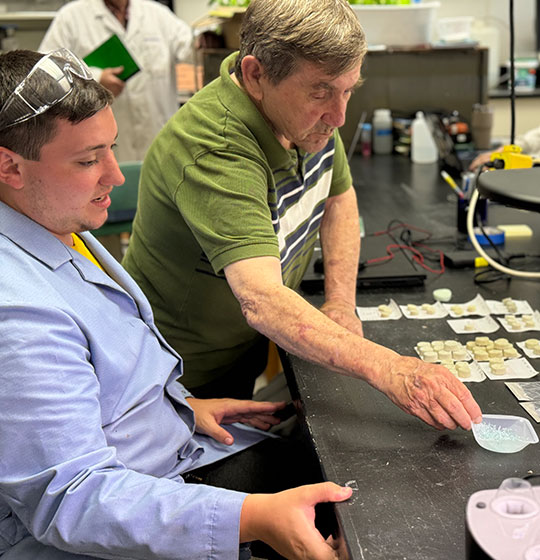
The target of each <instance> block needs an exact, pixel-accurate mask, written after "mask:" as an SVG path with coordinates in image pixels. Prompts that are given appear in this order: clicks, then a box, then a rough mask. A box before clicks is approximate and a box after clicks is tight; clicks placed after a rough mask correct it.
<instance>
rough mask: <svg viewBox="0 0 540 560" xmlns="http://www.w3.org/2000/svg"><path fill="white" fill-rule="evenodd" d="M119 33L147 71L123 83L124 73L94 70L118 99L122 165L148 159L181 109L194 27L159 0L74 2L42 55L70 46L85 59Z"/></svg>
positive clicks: (115, 108)
mask: <svg viewBox="0 0 540 560" xmlns="http://www.w3.org/2000/svg"><path fill="white" fill-rule="evenodd" d="M113 33H116V35H118V37H119V38H120V39H121V40H122V42H123V43H124V44H125V45H126V47H127V48H128V50H129V51H130V53H131V54H132V56H133V57H134V59H135V60H136V62H137V63H138V65H139V67H140V68H141V71H140V72H138V73H137V74H135V75H134V76H132V77H131V78H129V79H128V80H127V81H126V82H123V81H122V80H120V79H119V78H118V77H117V74H119V73H120V72H121V70H122V68H121V67H120V68H106V69H105V70H101V69H99V68H92V72H93V74H94V78H95V79H96V80H97V81H99V82H101V83H102V84H103V85H104V86H105V87H106V88H107V89H109V90H110V91H111V92H112V93H113V95H115V97H116V99H115V102H114V103H113V112H114V116H115V118H116V121H117V123H118V127H119V135H118V146H117V148H116V156H117V159H118V161H120V162H122V161H136V160H142V159H144V155H145V153H146V150H147V149H148V147H149V146H150V144H151V142H152V140H153V139H154V137H155V136H156V134H157V133H158V132H159V130H160V129H161V127H162V126H163V125H164V124H165V123H166V122H167V120H168V119H169V118H170V117H171V116H172V115H173V114H174V113H175V112H176V110H177V109H178V95H177V86H176V63H177V62H180V61H182V60H188V59H189V58H190V55H191V44H192V33H191V28H190V27H189V25H187V24H186V23H185V22H183V21H182V20H181V19H179V18H178V17H176V16H175V15H174V14H173V13H172V12H171V10H169V9H168V8H167V7H166V6H163V5H162V4H160V3H159V2H155V1H154V0H74V1H73V2H69V3H68V4H66V5H65V6H63V7H62V8H61V9H60V10H59V11H58V13H57V15H56V17H55V18H54V20H53V22H52V23H51V26H50V27H49V29H48V31H47V33H46V34H45V37H44V38H43V40H42V42H41V45H40V47H39V51H40V52H43V53H47V52H50V51H52V50H55V49H57V48H60V47H66V48H68V49H70V50H71V51H73V52H74V53H75V54H77V55H78V56H80V57H85V56H86V55H88V54H89V53H91V52H92V51H93V50H94V49H95V48H96V47H98V46H99V45H101V43H103V42H104V41H106V40H107V39H108V38H109V37H110V36H111V35H112V34H113Z"/></svg>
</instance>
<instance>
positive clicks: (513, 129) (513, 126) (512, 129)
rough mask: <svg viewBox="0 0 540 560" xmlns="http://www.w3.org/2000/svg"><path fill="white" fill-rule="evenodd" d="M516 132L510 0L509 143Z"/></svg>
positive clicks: (511, 9) (512, 31) (512, 16)
mask: <svg viewBox="0 0 540 560" xmlns="http://www.w3.org/2000/svg"><path fill="white" fill-rule="evenodd" d="M515 132H516V75H515V71H514V0H510V144H513V143H514V140H515Z"/></svg>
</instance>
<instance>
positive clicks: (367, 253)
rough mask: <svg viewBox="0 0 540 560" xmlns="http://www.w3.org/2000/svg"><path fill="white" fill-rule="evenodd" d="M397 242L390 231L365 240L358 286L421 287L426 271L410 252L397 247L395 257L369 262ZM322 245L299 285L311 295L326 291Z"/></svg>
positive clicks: (382, 255) (314, 254)
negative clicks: (374, 262)
mask: <svg viewBox="0 0 540 560" xmlns="http://www.w3.org/2000/svg"><path fill="white" fill-rule="evenodd" d="M393 243H394V240H393V239H392V238H391V237H390V236H389V235H387V234H383V235H378V236H368V237H365V238H363V239H362V255H361V264H360V268H359V271H358V279H357V283H356V285H357V289H359V290H362V289H370V288H388V289H392V288H402V287H409V286H422V285H423V284H424V280H425V279H426V274H425V272H424V270H423V269H422V267H420V266H419V265H418V264H417V263H415V262H414V261H413V259H412V256H411V254H410V253H409V252H408V251H404V250H401V249H394V250H393V251H392V252H393V253H394V257H393V258H392V259H390V260H387V261H383V262H381V263H378V264H369V263H368V264H367V265H364V264H363V263H366V262H367V261H370V260H371V259H378V258H380V257H384V256H385V255H387V254H388V253H387V251H386V248H387V247H388V245H391V244H393ZM321 255H322V254H321V248H320V246H317V247H316V248H315V251H314V253H313V258H312V261H311V264H310V266H309V268H308V270H307V271H306V274H305V275H304V279H303V280H302V283H301V285H300V287H301V289H302V290H303V291H304V292H306V293H309V294H314V293H318V292H322V291H323V290H324V265H323V262H322V256H321Z"/></svg>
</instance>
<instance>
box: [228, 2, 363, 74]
mask: <svg viewBox="0 0 540 560" xmlns="http://www.w3.org/2000/svg"><path fill="white" fill-rule="evenodd" d="M366 50H367V43H366V38H365V35H364V31H363V30H362V27H361V25H360V22H359V21H358V18H357V17H356V15H355V13H354V12H353V10H352V8H351V7H350V5H349V3H348V2H347V1H346V0H252V2H251V4H250V6H249V8H248V9H247V11H246V13H245V14H244V19H243V22H242V27H241V29H240V54H239V56H238V58H237V60H236V66H235V74H236V76H237V77H238V79H239V80H240V81H242V68H241V64H242V59H243V58H244V57H245V56H247V55H253V56H255V57H256V58H257V59H258V60H259V62H260V63H261V64H262V65H263V66H264V69H265V73H266V76H267V77H268V79H269V80H270V81H271V82H272V83H274V84H278V83H279V82H280V81H281V80H283V79H284V78H286V77H287V76H289V75H290V74H291V73H293V72H294V71H295V69H296V65H297V63H298V62H299V61H302V60H305V61H308V62H312V63H315V64H320V65H321V67H322V68H324V69H326V70H327V72H328V74H329V75H331V76H338V75H340V74H343V73H344V72H346V71H348V70H350V69H352V68H353V67H354V66H355V65H356V64H359V63H360V62H361V61H362V59H363V57H364V55H365V53H366Z"/></svg>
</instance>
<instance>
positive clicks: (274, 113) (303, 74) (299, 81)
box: [258, 61, 361, 153]
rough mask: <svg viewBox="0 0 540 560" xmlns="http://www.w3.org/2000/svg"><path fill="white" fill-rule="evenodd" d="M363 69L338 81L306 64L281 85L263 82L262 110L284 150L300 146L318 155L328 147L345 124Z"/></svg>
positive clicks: (317, 68)
mask: <svg viewBox="0 0 540 560" xmlns="http://www.w3.org/2000/svg"><path fill="white" fill-rule="evenodd" d="M360 66H361V63H359V64H358V65H356V66H354V67H353V68H352V69H351V70H348V71H347V72H345V73H343V74H341V75H340V76H337V77H336V76H329V75H328V74H327V73H326V72H325V71H324V70H323V69H322V68H321V67H320V66H319V65H317V64H313V63H311V62H306V61H304V62H302V63H300V64H299V66H298V68H297V69H296V71H295V72H294V73H293V74H291V75H290V76H288V77H287V78H285V79H284V80H282V81H281V82H280V83H279V84H278V85H274V84H272V83H271V82H270V81H269V80H267V79H266V78H265V77H263V78H262V80H261V87H262V98H261V100H260V102H259V103H258V106H259V109H260V110H261V112H262V113H263V115H264V116H265V118H266V119H267V121H268V122H269V123H270V125H271V127H272V129H273V131H274V134H275V135H276V137H277V139H278V140H279V141H280V143H281V144H282V145H283V146H284V147H286V148H290V147H292V146H298V147H299V148H302V149H304V150H306V151H307V152H311V153H316V152H318V151H320V150H321V149H322V148H324V146H326V144H327V142H328V140H329V139H330V137H331V136H332V134H333V132H334V129H336V128H338V127H340V126H342V125H343V123H344V122H345V110H346V108H347V103H348V101H349V99H350V97H351V94H352V92H353V90H354V89H355V87H356V86H357V84H358V80H359V78H360Z"/></svg>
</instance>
